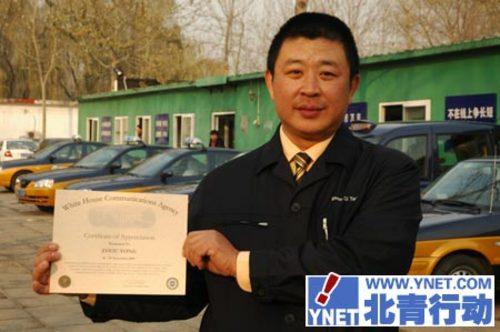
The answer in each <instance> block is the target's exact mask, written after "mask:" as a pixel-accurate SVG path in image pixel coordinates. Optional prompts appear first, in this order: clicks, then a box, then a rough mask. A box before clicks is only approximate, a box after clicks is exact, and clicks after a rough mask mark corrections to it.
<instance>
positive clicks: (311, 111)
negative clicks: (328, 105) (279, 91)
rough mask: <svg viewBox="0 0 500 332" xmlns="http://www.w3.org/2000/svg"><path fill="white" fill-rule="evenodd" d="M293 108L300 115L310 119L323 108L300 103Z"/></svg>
mask: <svg viewBox="0 0 500 332" xmlns="http://www.w3.org/2000/svg"><path fill="white" fill-rule="evenodd" d="M295 109H296V110H297V111H299V113H300V115H301V116H302V117H304V118H306V119H311V118H315V117H317V116H318V115H319V114H320V112H321V111H322V110H323V109H324V108H323V107H320V106H310V105H307V106H306V105H304V106H302V105H301V106H298V107H296V108H295Z"/></svg>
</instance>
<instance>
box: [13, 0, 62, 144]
mask: <svg viewBox="0 0 500 332" xmlns="http://www.w3.org/2000/svg"><path fill="white" fill-rule="evenodd" d="M26 8H27V11H26V13H25V17H24V19H23V22H24V24H25V32H26V33H27V37H28V39H27V42H26V44H22V43H19V45H20V46H21V47H20V48H18V51H19V53H20V54H22V55H23V56H24V57H25V58H26V59H27V60H28V61H30V62H31V63H32V64H33V66H34V68H35V72H36V76H37V80H38V83H39V89H40V94H41V99H42V138H45V135H46V131H47V82H48V81H49V78H50V75H51V74H52V72H53V70H54V68H55V61H56V57H57V53H58V52H59V45H58V36H57V33H56V30H55V29H54V26H53V25H52V23H51V20H52V11H51V8H50V6H43V4H41V3H39V2H37V1H29V2H27V7H26Z"/></svg>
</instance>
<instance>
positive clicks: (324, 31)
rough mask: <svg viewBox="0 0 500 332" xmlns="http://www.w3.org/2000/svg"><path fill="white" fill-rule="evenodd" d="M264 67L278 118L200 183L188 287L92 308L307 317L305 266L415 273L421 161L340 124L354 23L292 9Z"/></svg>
mask: <svg viewBox="0 0 500 332" xmlns="http://www.w3.org/2000/svg"><path fill="white" fill-rule="evenodd" d="M265 80H266V84H267V87H268V89H269V93H270V95H271V98H272V99H273V101H274V103H275V106H276V112H277V114H278V116H279V118H280V119H281V126H280V127H279V129H278V130H277V132H276V134H275V135H274V137H273V138H272V139H271V140H270V141H269V142H268V143H266V144H265V145H263V146H262V147H260V148H258V149H257V150H254V151H252V152H250V153H248V154H246V155H245V156H243V157H240V158H238V159H235V160H234V161H232V162H230V163H228V164H225V165H224V166H222V167H220V168H218V169H216V170H215V171H214V172H212V173H211V174H209V175H208V176H206V177H205V179H204V180H203V181H202V183H201V184H200V186H199V187H198V190H197V191H196V193H195V194H194V196H193V198H192V200H191V202H190V210H189V223H190V231H191V232H190V233H189V234H188V237H187V239H186V241H185V243H184V249H183V255H184V256H185V257H186V258H187V260H188V261H189V263H190V265H191V266H192V267H191V266H190V267H188V288H187V295H186V296H185V297H151V296H100V295H98V296H97V298H96V299H94V298H92V297H90V298H87V299H85V302H87V303H84V304H82V306H83V309H84V311H85V313H86V315H88V316H89V317H91V318H92V319H93V320H94V321H106V320H109V319H114V318H117V319H126V320H132V321H162V320H171V319H183V318H188V317H192V316H194V315H196V314H198V313H199V311H200V310H201V309H202V308H203V307H205V305H207V304H208V307H207V309H206V311H205V314H204V317H203V321H202V325H201V328H200V329H201V330H202V331H301V330H304V329H305V327H304V326H305V323H304V316H305V313H304V298H305V296H304V295H305V294H304V293H305V291H304V284H305V275H307V274H327V273H329V272H331V271H333V272H336V273H339V274H345V275H350V274H353V275H360V274H406V273H407V271H408V269H409V266H410V263H411V259H412V256H413V250H414V245H415V238H416V233H417V229H418V224H419V221H420V219H421V212H420V207H419V176H418V170H417V168H416V167H415V165H414V164H413V162H412V161H411V159H410V158H408V157H407V156H405V155H403V154H401V153H399V152H397V151H394V150H389V149H386V148H383V147H380V146H376V145H372V144H369V143H366V142H363V141H361V140H359V139H357V138H355V137H354V136H352V135H351V133H350V132H349V131H348V130H347V129H346V128H345V126H344V125H342V122H343V119H344V114H345V112H346V109H347V106H348V104H349V103H350V101H351V98H352V96H353V95H354V92H355V91H356V89H357V87H358V85H359V58H358V54H357V50H356V45H355V43H354V39H353V37H352V35H351V32H350V30H349V28H348V27H347V26H346V25H345V24H344V23H343V22H342V21H340V20H339V19H337V18H335V17H332V16H328V15H324V14H315V13H306V14H301V15H298V16H295V17H293V18H291V19H290V20H289V21H288V22H287V23H286V24H285V25H284V26H283V27H282V28H281V29H280V31H279V32H278V34H277V35H276V36H275V38H274V40H273V42H272V45H271V47H270V50H269V54H268V63H267V71H266V75H265ZM58 257H59V253H57V250H51V249H49V246H45V247H43V248H42V249H41V253H40V254H39V256H38V257H37V261H36V267H35V270H34V273H33V275H34V283H33V288H34V289H35V291H38V292H40V293H44V292H46V291H47V290H48V285H47V272H46V270H47V269H48V266H49V263H50V262H51V261H53V260H56V259H58ZM193 267H194V268H193ZM94 300H95V301H94ZM385 330H387V329H385Z"/></svg>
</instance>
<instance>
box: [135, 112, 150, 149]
mask: <svg viewBox="0 0 500 332" xmlns="http://www.w3.org/2000/svg"><path fill="white" fill-rule="evenodd" d="M135 128H136V130H135V135H136V136H138V137H139V138H140V139H141V140H142V141H143V142H145V143H148V144H150V143H151V116H149V115H148V116H144V115H143V116H138V117H136V119H135Z"/></svg>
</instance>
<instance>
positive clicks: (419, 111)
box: [379, 100, 431, 122]
mask: <svg viewBox="0 0 500 332" xmlns="http://www.w3.org/2000/svg"><path fill="white" fill-rule="evenodd" d="M430 119H431V101H430V100H412V101H402V102H391V103H381V104H379V122H391V121H429V120H430Z"/></svg>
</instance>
